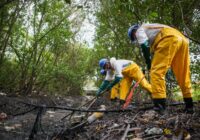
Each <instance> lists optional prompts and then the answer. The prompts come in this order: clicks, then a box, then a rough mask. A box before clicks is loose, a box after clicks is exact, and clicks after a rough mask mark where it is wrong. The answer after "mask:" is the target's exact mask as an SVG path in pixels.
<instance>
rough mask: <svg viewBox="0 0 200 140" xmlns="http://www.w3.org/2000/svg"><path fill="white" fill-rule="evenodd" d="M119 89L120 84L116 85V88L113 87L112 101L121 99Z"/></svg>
mask: <svg viewBox="0 0 200 140" xmlns="http://www.w3.org/2000/svg"><path fill="white" fill-rule="evenodd" d="M119 88H120V83H118V84H116V85H115V86H113V87H112V89H111V94H110V99H111V100H114V99H116V98H119Z"/></svg>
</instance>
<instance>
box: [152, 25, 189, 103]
mask: <svg viewBox="0 0 200 140" xmlns="http://www.w3.org/2000/svg"><path fill="white" fill-rule="evenodd" d="M188 46H189V41H188V40H187V39H186V38H185V37H184V36H183V35H182V34H181V33H180V32H179V31H177V30H176V29H173V28H167V27H165V28H163V29H162V30H161V31H160V32H159V33H158V35H157V36H156V38H155V40H154V42H153V44H152V46H151V52H152V53H153V54H154V56H153V60H152V63H151V71H150V76H151V85H152V97H153V98H154V99H160V98H166V86H165V74H166V72H167V70H168V69H169V67H171V68H172V70H173V72H174V74H175V76H176V79H177V82H178V84H179V86H180V88H181V90H182V93H183V97H184V98H191V97H192V93H191V81H190V58H189V48H188Z"/></svg>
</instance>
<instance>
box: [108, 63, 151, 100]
mask: <svg viewBox="0 0 200 140" xmlns="http://www.w3.org/2000/svg"><path fill="white" fill-rule="evenodd" d="M122 74H123V78H122V80H121V81H120V83H118V84H116V85H115V86H114V87H113V88H112V90H111V99H114V98H119V99H120V100H125V99H126V96H127V95H128V93H129V90H130V87H131V84H132V81H133V80H134V81H139V80H140V79H142V78H143V77H144V74H143V73H142V71H141V70H140V68H139V66H138V65H137V64H135V63H134V64H131V65H129V66H127V67H126V68H124V69H123V70H122ZM140 85H141V86H142V87H143V88H144V89H145V90H147V91H148V92H150V93H151V92H152V89H151V85H150V84H149V82H148V81H147V80H146V79H145V78H144V79H143V80H142V81H141V82H140Z"/></svg>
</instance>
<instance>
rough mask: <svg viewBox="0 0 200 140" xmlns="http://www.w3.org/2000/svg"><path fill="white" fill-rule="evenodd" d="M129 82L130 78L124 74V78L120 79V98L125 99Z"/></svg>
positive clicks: (129, 85)
mask: <svg viewBox="0 0 200 140" xmlns="http://www.w3.org/2000/svg"><path fill="white" fill-rule="evenodd" d="M131 83H132V79H131V78H129V77H126V76H124V78H123V79H122V80H121V81H120V96H119V99H120V100H123V101H124V100H125V99H126V97H127V95H128V93H129V90H130V87H131Z"/></svg>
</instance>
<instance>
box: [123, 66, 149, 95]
mask: <svg viewBox="0 0 200 140" xmlns="http://www.w3.org/2000/svg"><path fill="white" fill-rule="evenodd" d="M122 74H123V75H125V76H127V77H130V78H131V79H133V80H134V81H137V82H138V81H140V85H141V86H142V87H143V88H144V89H145V90H147V91H148V92H150V93H152V89H151V85H150V83H149V82H148V81H147V80H146V78H145V77H144V74H143V73H142V71H141V70H140V68H139V66H138V65H137V64H132V65H130V66H128V67H127V68H125V69H124V70H123V71H122ZM143 77H144V78H143Z"/></svg>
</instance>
